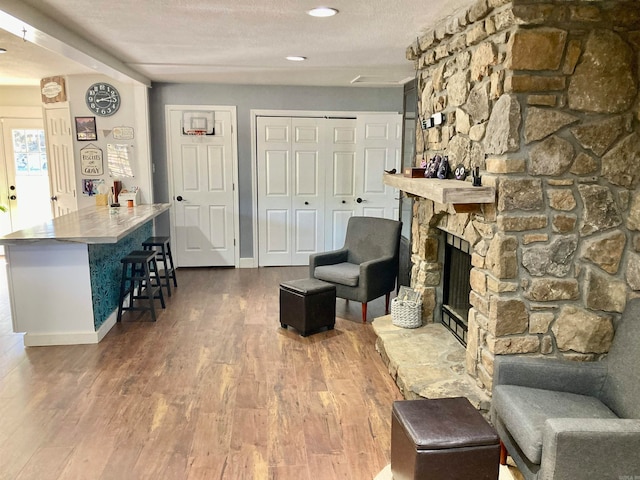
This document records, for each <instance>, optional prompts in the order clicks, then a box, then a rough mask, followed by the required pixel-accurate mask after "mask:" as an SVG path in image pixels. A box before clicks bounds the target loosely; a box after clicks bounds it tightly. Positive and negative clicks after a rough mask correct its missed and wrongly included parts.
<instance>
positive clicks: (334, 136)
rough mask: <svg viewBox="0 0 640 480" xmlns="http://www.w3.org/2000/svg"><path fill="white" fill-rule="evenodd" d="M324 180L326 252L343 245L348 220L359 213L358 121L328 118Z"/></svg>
mask: <svg viewBox="0 0 640 480" xmlns="http://www.w3.org/2000/svg"><path fill="white" fill-rule="evenodd" d="M326 139H327V141H326V156H325V158H326V159H327V167H326V177H325V190H326V203H325V205H326V207H325V212H326V220H325V232H326V233H325V249H326V250H336V249H338V248H342V246H343V245H344V238H345V234H346V231H347V223H348V222H349V218H351V217H352V216H353V215H355V214H356V209H357V208H358V207H359V205H358V204H357V203H356V198H357V191H356V176H357V175H356V120H355V119H328V120H327V128H326Z"/></svg>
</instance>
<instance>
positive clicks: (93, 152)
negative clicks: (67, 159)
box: [80, 144, 104, 176]
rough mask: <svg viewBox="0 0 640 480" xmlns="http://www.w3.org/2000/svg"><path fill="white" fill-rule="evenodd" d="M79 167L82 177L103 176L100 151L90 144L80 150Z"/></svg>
mask: <svg viewBox="0 0 640 480" xmlns="http://www.w3.org/2000/svg"><path fill="white" fill-rule="evenodd" d="M80 165H81V166H80V168H81V170H82V174H83V175H87V176H96V175H102V174H104V164H103V160H102V150H101V149H99V148H98V147H96V146H95V145H92V144H89V145H87V146H86V147H84V148H81V149H80Z"/></svg>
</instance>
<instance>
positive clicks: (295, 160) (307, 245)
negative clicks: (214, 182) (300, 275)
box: [256, 114, 402, 266]
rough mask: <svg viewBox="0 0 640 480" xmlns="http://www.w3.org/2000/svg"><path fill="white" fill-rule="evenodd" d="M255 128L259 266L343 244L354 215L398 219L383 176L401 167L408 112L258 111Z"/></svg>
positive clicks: (393, 194)
mask: <svg viewBox="0 0 640 480" xmlns="http://www.w3.org/2000/svg"><path fill="white" fill-rule="evenodd" d="M256 128H257V162H258V165H257V174H258V181H257V183H258V195H257V202H258V243H259V245H258V255H259V261H258V264H259V265H260V266H276V265H307V264H308V262H309V255H310V254H312V253H316V252H322V251H327V250H333V249H337V248H340V247H342V246H343V245H344V238H345V233H346V227H347V223H348V221H349V218H350V217H352V216H353V215H367V216H375V217H386V218H398V200H397V196H398V192H397V190H395V189H391V188H389V187H386V186H385V185H384V184H383V183H382V176H383V173H384V170H390V169H392V168H396V169H398V170H399V169H400V154H401V147H402V145H401V143H402V116H401V115H398V114H380V115H376V114H367V115H363V116H360V115H359V116H358V119H357V120H355V119H331V118H329V119H326V118H290V117H258V118H257V122H256Z"/></svg>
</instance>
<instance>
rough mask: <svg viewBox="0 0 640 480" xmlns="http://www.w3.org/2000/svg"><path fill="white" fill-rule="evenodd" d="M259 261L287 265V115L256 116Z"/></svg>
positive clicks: (290, 196) (288, 233) (288, 198)
mask: <svg viewBox="0 0 640 480" xmlns="http://www.w3.org/2000/svg"><path fill="white" fill-rule="evenodd" d="M257 130H258V131H257V135H258V141H257V148H258V152H257V162H258V243H259V249H258V254H259V265H260V266H276V265H291V257H292V247H291V198H292V193H291V118H271V117H259V118H258V119H257Z"/></svg>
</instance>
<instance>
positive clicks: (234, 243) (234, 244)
mask: <svg viewBox="0 0 640 480" xmlns="http://www.w3.org/2000/svg"><path fill="white" fill-rule="evenodd" d="M233 246H234V247H235V246H236V239H235V238H234V239H233Z"/></svg>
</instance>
